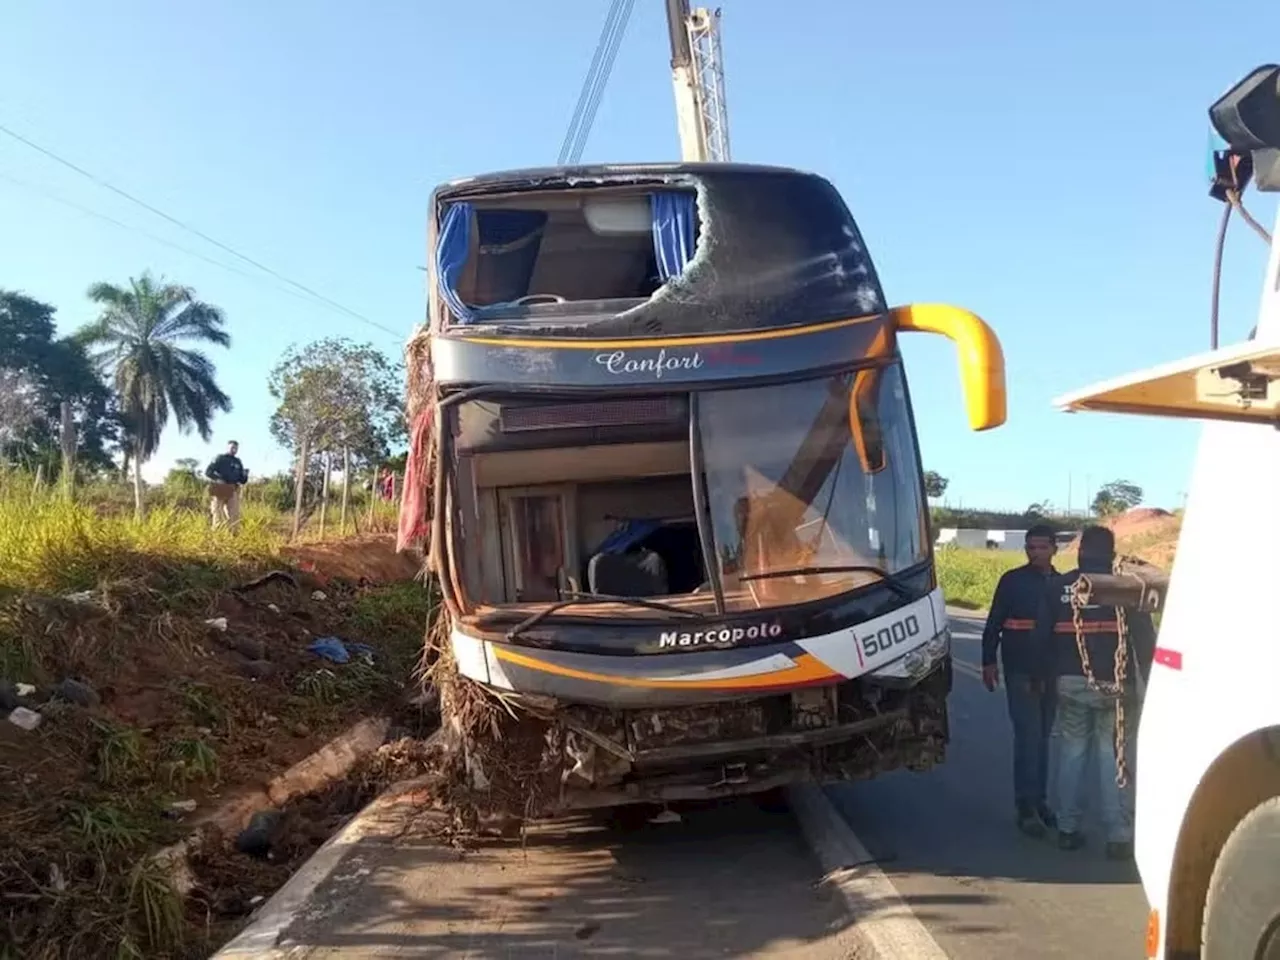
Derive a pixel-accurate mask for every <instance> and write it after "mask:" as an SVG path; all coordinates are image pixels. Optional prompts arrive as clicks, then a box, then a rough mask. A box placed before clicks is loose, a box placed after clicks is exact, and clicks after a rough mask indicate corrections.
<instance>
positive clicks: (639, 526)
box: [596, 520, 662, 553]
mask: <svg viewBox="0 0 1280 960" xmlns="http://www.w3.org/2000/svg"><path fill="white" fill-rule="evenodd" d="M660 526H662V524H661V522H660V521H658V520H624V521H622V523H621V524H620V525H619V526H618V529H617V530H615V531H613V533H611V534H609V536H607V537H605V538H604V542H603V543H601V544H600V546H598V547H597V548H596V553H625V552H626V551H627V549H628V548H630V547H633V546H635V545H636V544H637V543H639V542H640V541H641V540H643V539H644V538H645V537H647V536H649V534H651V533H653V531H655V530H657V529H658V527H660Z"/></svg>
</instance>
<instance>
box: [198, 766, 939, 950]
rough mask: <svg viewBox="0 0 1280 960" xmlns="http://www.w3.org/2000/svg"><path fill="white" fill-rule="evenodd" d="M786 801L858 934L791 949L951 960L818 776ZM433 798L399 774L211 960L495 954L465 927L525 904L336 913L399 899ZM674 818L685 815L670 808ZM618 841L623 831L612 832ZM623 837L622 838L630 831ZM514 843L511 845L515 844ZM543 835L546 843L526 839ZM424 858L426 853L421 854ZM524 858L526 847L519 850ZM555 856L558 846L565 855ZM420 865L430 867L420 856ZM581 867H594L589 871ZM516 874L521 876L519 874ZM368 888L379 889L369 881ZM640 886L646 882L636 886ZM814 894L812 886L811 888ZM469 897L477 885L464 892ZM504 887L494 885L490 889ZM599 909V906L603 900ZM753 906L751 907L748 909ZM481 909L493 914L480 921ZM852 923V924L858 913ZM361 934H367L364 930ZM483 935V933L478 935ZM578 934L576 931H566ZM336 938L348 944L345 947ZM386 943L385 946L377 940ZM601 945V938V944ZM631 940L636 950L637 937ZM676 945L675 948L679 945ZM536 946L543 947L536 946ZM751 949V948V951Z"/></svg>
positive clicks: (429, 884) (445, 865)
mask: <svg viewBox="0 0 1280 960" xmlns="http://www.w3.org/2000/svg"><path fill="white" fill-rule="evenodd" d="M787 801H788V805H789V807H790V810H791V813H792V814H793V815H794V817H795V821H796V824H797V825H798V827H799V832H800V833H801V834H802V835H803V837H804V840H805V841H806V843H807V846H808V847H809V850H810V851H811V854H812V858H813V859H814V860H816V861H817V864H818V865H819V866H820V871H819V870H812V867H810V869H811V870H812V874H813V877H816V876H818V875H819V874H820V875H821V879H820V880H819V881H818V882H817V883H813V882H812V879H813V877H810V882H809V883H808V886H810V887H813V888H821V889H823V890H825V891H826V894H825V895H833V896H834V898H835V899H836V900H837V901H838V903H839V904H840V906H842V907H843V910H844V911H845V914H846V920H845V921H844V922H845V924H846V925H848V926H849V927H850V928H851V937H852V940H856V943H857V946H856V947H853V948H851V947H850V946H849V944H850V942H852V941H851V940H850V939H848V938H846V939H842V940H841V944H843V946H841V947H839V948H838V949H837V950H836V952H834V953H831V952H824V951H822V950H814V949H811V948H804V949H802V950H800V951H798V952H797V953H795V954H790V953H787V954H785V955H788V956H790V955H795V956H805V957H806V958H807V957H810V956H812V957H815V958H817V957H827V956H841V957H848V956H857V957H868V956H874V957H878V958H881V960H898V958H902V960H907V958H911V960H945V957H946V954H945V953H944V952H943V951H942V949H941V948H940V947H939V946H938V945H937V943H936V942H935V941H934V940H933V938H932V937H931V936H930V934H929V933H928V931H927V930H926V929H925V927H924V926H923V924H921V923H920V921H919V920H918V919H917V918H916V917H915V916H914V915H913V914H912V913H911V910H910V908H909V907H908V906H907V905H906V904H905V903H904V902H903V900H902V899H901V897H900V896H899V895H898V893H897V891H896V889H895V888H894V886H893V884H892V883H891V882H890V880H889V879H888V878H887V877H886V876H885V874H884V873H883V872H882V871H881V869H880V868H879V866H878V865H877V864H876V863H875V862H874V860H873V859H872V858H871V856H870V855H869V854H868V853H867V851H866V849H865V848H864V847H863V845H862V844H861V842H860V841H859V840H858V838H857V837H856V835H855V834H854V833H853V831H852V830H851V829H850V827H849V825H848V824H847V823H846V822H845V820H844V818H843V817H842V816H841V814H840V813H839V812H838V811H837V810H836V808H835V806H834V805H833V804H832V802H831V800H830V799H829V797H828V796H827V794H826V792H825V791H824V790H823V789H822V788H821V787H819V786H816V785H811V784H804V785H799V786H795V787H791V788H789V789H788V791H787ZM429 803H430V798H429V795H428V793H427V780H426V778H423V779H419V780H413V781H409V782H405V783H402V784H398V785H396V786H394V787H392V788H391V789H389V790H387V791H386V792H384V793H383V794H382V795H380V796H379V797H377V798H376V799H375V800H373V801H372V802H371V803H369V804H368V805H367V806H366V807H365V808H364V809H363V810H361V811H360V812H359V813H358V814H357V815H356V816H354V817H352V818H351V820H350V821H349V822H348V823H347V824H346V825H345V826H344V827H343V828H342V829H341V830H339V831H338V832H337V833H336V834H335V835H334V836H332V837H331V838H330V839H329V840H328V841H327V842H326V843H325V844H324V845H323V846H322V847H321V848H320V849H319V850H318V851H317V852H316V853H315V854H314V855H313V856H312V857H311V858H310V859H309V860H308V861H307V862H306V863H305V864H304V865H303V866H302V867H301V869H299V870H298V871H297V872H296V873H295V874H294V875H293V877H292V878H291V879H290V880H289V881H288V882H287V883H286V884H285V885H284V886H283V887H281V888H280V889H279V890H278V891H277V892H276V893H275V895H274V896H272V897H271V898H270V899H269V900H268V901H267V902H266V903H264V904H263V905H262V906H261V907H259V908H258V910H257V911H256V913H255V914H254V915H253V916H252V917H251V919H250V921H249V923H248V925H247V926H246V927H245V928H244V929H243V930H242V931H241V933H240V934H239V935H238V936H236V937H235V938H234V939H233V940H231V941H230V942H229V943H227V944H226V945H225V946H224V947H223V948H222V949H221V950H219V951H218V953H216V954H215V955H214V958H213V960H231V958H235V960H248V958H254V960H284V958H286V957H290V958H297V957H300V956H310V955H312V954H313V953H314V955H315V956H317V957H319V956H325V957H328V956H335V957H336V956H342V957H359V958H362V960H363V958H366V957H375V956H388V955H396V956H399V955H402V951H405V952H406V953H414V952H417V951H415V950H413V949H412V948H410V947H409V944H411V943H413V942H415V941H416V942H419V943H420V944H421V946H420V947H419V948H418V950H419V951H420V952H421V953H422V954H423V955H433V956H451V955H455V954H456V955H457V956H491V955H497V954H496V953H495V952H493V951H494V950H496V949H498V948H497V947H495V946H493V945H492V944H491V942H490V940H488V939H485V938H484V936H483V935H481V934H478V933H476V932H467V928H468V927H476V926H478V925H481V924H482V923H483V924H484V925H486V926H490V927H498V928H500V927H502V926H504V925H511V926H517V925H518V920H519V917H518V915H519V914H520V912H521V910H522V909H524V908H522V907H521V906H519V905H518V904H517V905H511V906H490V907H487V908H483V909H477V910H468V911H466V913H465V914H459V917H460V919H458V920H455V921H451V922H447V923H445V922H444V921H442V920H440V919H439V917H441V916H449V906H448V905H447V904H444V903H442V904H440V905H439V906H438V909H432V908H431V906H429V905H424V910H423V915H424V916H431V915H433V914H434V915H436V919H435V920H434V921H433V922H434V923H435V928H434V929H433V931H431V932H429V933H423V934H422V935H421V936H417V935H415V934H414V932H413V930H412V925H411V924H406V921H405V920H404V919H403V918H401V919H399V920H397V921H396V925H395V929H396V930H397V931H399V933H398V934H397V935H396V936H395V937H393V938H391V937H388V935H387V934H386V933H384V932H381V931H375V930H374V929H373V928H374V927H376V926H377V922H375V921H378V920H382V919H384V918H385V914H386V912H387V909H386V904H385V903H383V909H377V910H370V911H368V912H367V915H363V914H362V915H361V916H363V917H364V920H363V921H361V920H355V921H353V920H352V918H351V917H350V916H348V917H344V918H340V919H339V918H338V915H339V914H341V913H342V912H343V911H344V910H349V905H350V904H352V903H355V902H359V901H361V900H362V899H363V900H367V901H375V900H376V901H387V900H393V899H396V896H395V894H394V893H389V892H388V888H387V876H386V873H387V871H388V870H390V871H392V872H394V871H396V870H400V869H409V868H408V867H403V868H402V867H398V866H396V865H395V863H394V862H393V863H392V864H391V865H390V866H388V863H387V858H388V856H390V855H389V854H388V853H387V851H393V850H395V849H397V846H398V845H400V844H402V843H403V844H404V845H405V846H406V847H408V848H413V849H418V850H419V851H420V849H421V848H420V847H419V846H418V844H417V843H416V841H414V840H409V839H406V838H405V835H406V830H407V829H408V828H409V827H410V826H411V825H412V824H415V823H420V822H421V821H422V820H423V818H424V817H425V818H428V819H430V818H433V817H436V816H440V815H439V814H433V813H430V812H427V808H428V805H429ZM673 819H677V818H673ZM614 843H616V840H615V841H614ZM622 843H623V844H624V845H625V843H626V841H625V840H624V841H622ZM509 846H511V845H509ZM564 846H565V848H566V849H569V850H573V849H575V848H576V849H577V851H578V854H580V853H581V849H582V848H583V847H584V846H589V844H587V843H584V842H583V841H581V840H577V841H574V840H573V839H570V840H569V842H568V843H567V844H565V845H564ZM535 847H542V848H544V849H545V847H546V844H545V842H543V841H539V842H538V843H537V844H535V845H531V847H530V849H531V850H533V849H534V848H535ZM578 854H573V855H570V854H565V855H564V859H563V860H562V862H561V863H560V866H559V869H562V870H572V869H573V868H572V867H571V866H569V864H571V863H573V862H575V861H574V860H573V856H576V855H578ZM416 856H417V859H419V860H421V859H423V857H422V854H421V853H420V852H419V853H418V854H417V855H416ZM513 856H514V857H516V858H518V857H519V853H518V852H517V853H516V854H513ZM557 856H559V854H557ZM429 859H430V860H431V862H430V863H429V864H428V865H427V867H426V868H425V870H426V872H427V873H429V874H430V876H429V878H428V879H427V881H426V882H425V883H424V882H422V880H421V879H419V880H418V881H417V882H416V886H415V890H417V891H420V892H424V893H425V896H427V898H428V899H429V898H430V896H431V891H436V892H438V893H439V894H440V895H441V899H442V900H443V899H444V898H445V893H446V891H450V892H451V891H477V890H480V891H484V890H489V891H493V890H494V889H495V887H500V888H501V889H503V890H507V891H508V893H509V891H510V890H512V889H516V890H519V891H520V893H521V894H522V895H526V896H528V897H532V898H534V899H536V897H537V893H536V892H535V891H536V889H537V888H538V887H539V885H543V886H545V885H546V884H547V877H545V876H536V875H535V877H534V880H535V882H534V883H531V884H529V885H528V886H527V887H525V886H521V876H520V875H519V874H518V873H517V872H516V871H514V870H508V868H507V867H503V866H498V867H497V868H496V871H498V872H490V873H486V874H484V875H483V876H479V875H478V873H477V871H478V870H479V869H480V868H479V867H477V865H475V864H469V863H468V859H469V857H468V855H464V854H461V853H459V852H457V851H453V850H449V849H448V848H445V847H440V848H439V849H438V851H437V853H436V854H434V855H432V856H431V857H430V858H429ZM412 869H414V870H416V871H418V872H419V873H422V872H423V871H424V868H423V866H422V865H421V864H417V865H415V866H414V867H413V868H412ZM584 872H589V871H586V870H584ZM513 874H514V875H513ZM628 882H630V883H640V882H643V879H642V878H640V879H637V878H632V879H631V880H629V881H628ZM555 885H556V886H558V887H559V894H558V895H561V896H567V895H569V894H567V893H566V890H571V889H572V888H573V883H572V881H571V880H569V881H566V882H565V883H560V884H555ZM368 888H372V890H370V889H368ZM633 889H637V892H638V888H633ZM809 893H810V894H812V891H809ZM460 895H461V896H463V897H464V899H465V898H466V897H468V896H471V893H469V892H464V893H462V894H460ZM506 895H508V894H504V893H502V892H498V893H492V894H491V896H493V897H499V898H500V897H503V896H506ZM584 899H588V900H592V899H594V900H596V901H598V902H610V901H609V900H608V898H605V897H602V896H600V894H599V892H598V891H597V894H596V896H595V897H594V898H593V897H584ZM400 909H401V913H402V914H404V915H412V911H411V910H407V909H405V905H404V904H403V903H402V904H400ZM531 909H533V910H535V911H544V914H543V915H544V916H545V912H546V911H549V909H550V908H549V906H548V905H542V906H535V907H533V908H531ZM597 909H598V908H597ZM687 909H688V910H689V911H691V912H692V914H693V915H694V916H696V917H697V919H696V920H695V921H694V922H697V923H702V922H704V920H703V918H702V913H703V912H704V911H705V909H706V907H705V905H699V904H698V903H697V902H696V901H690V902H688V903H687ZM744 909H749V908H744ZM482 914H485V915H486V916H488V917H490V918H491V919H488V920H483V919H482V917H481V915H482ZM850 921H852V923H850ZM598 928H599V925H598V923H593V922H586V923H583V924H580V925H579V926H578V927H577V928H575V929H574V930H573V932H572V936H573V937H576V938H577V939H585V938H587V937H590V936H591V935H592V933H593V932H594V930H596V929H598ZM362 935H363V936H362ZM393 939H394V940H396V941H399V942H400V946H398V947H394V948H393V947H391V946H390V945H389V944H390V942H391V941H392V940H393ZM362 940H365V941H367V945H366V946H365V947H363V948H362V947H361V946H360V942H361V941H362ZM481 941H483V942H481ZM536 942H537V943H539V944H540V945H541V946H540V948H539V949H541V950H542V951H543V953H544V954H545V951H546V950H547V949H550V950H552V952H556V953H557V955H559V948H558V947H556V946H555V945H554V941H553V942H550V943H549V942H548V935H547V934H545V933H540V934H539V937H538V938H537V940H536ZM568 943H569V944H572V943H573V939H568ZM339 944H344V945H345V946H344V947H343V948H342V949H339V948H338V945H339ZM378 944H384V945H385V951H386V952H382V951H383V949H384V947H379V946H377V945H378ZM597 946H598V948H599V949H602V950H603V949H604V947H605V944H598V945H597ZM628 948H634V949H637V950H638V949H639V947H636V946H634V945H631V944H629V945H628ZM675 949H679V948H678V946H676V947H675ZM508 952H510V954H511V955H513V956H514V955H523V951H522V950H521V949H519V948H518V947H517V948H513V947H511V946H510V944H508V945H507V946H504V947H502V948H501V955H507V953H508ZM535 952H536V951H535ZM753 952H754V951H752V953H753ZM765 952H766V953H768V955H769V956H778V955H779V954H778V953H776V952H775V951H774V950H766V951H765ZM752 953H732V954H727V955H735V956H748V955H752ZM564 955H566V956H572V955H576V954H575V952H574V950H573V949H572V947H569V949H567V950H566V951H565V953H564Z"/></svg>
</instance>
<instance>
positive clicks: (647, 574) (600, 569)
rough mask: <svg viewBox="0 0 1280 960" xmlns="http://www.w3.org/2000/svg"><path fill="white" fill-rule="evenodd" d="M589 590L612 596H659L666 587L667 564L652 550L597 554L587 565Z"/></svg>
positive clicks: (665, 592)
mask: <svg viewBox="0 0 1280 960" xmlns="http://www.w3.org/2000/svg"><path fill="white" fill-rule="evenodd" d="M587 582H588V584H589V585H590V587H591V592H592V593H601V594H605V595H606V596H613V597H661V596H665V595H666V594H667V593H668V590H669V584H668V581H667V565H666V564H665V563H663V561H662V557H660V556H658V554H656V553H654V552H653V551H652V550H644V549H641V550H637V551H634V552H631V553H597V554H596V555H595V556H594V557H592V558H591V562H590V563H589V564H588V565H587Z"/></svg>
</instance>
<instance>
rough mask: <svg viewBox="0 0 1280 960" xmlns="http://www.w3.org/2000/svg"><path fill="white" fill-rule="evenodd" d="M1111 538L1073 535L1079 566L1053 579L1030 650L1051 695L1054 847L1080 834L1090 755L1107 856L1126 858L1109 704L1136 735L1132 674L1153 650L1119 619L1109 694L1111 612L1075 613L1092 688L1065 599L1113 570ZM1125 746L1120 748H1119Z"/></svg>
mask: <svg viewBox="0 0 1280 960" xmlns="http://www.w3.org/2000/svg"><path fill="white" fill-rule="evenodd" d="M1115 552H1116V550H1115V535H1114V534H1113V533H1112V532H1111V531H1110V530H1108V529H1107V528H1106V527H1099V526H1091V527H1085V529H1084V530H1083V531H1082V532H1081V534H1080V560H1079V565H1078V567H1077V568H1076V569H1075V570H1072V571H1071V572H1069V573H1066V574H1064V575H1063V576H1062V577H1061V578H1059V588H1058V589H1056V590H1055V591H1054V592H1053V593H1052V594H1050V595H1049V596H1048V597H1047V598H1046V602H1045V605H1044V607H1043V608H1042V609H1041V611H1040V613H1039V615H1038V616H1037V617H1036V628H1035V637H1034V641H1033V643H1034V646H1035V647H1036V649H1037V650H1038V651H1039V654H1038V655H1039V657H1040V663H1041V669H1042V675H1043V676H1044V677H1045V679H1046V681H1047V682H1048V683H1049V684H1051V685H1052V687H1053V689H1054V690H1055V691H1056V702H1057V709H1056V714H1055V718H1054V728H1053V730H1054V734H1055V736H1056V737H1057V738H1058V784H1057V786H1058V789H1057V794H1058V796H1057V804H1056V808H1057V809H1056V811H1055V812H1056V813H1057V816H1058V846H1059V847H1061V848H1062V849H1063V850H1078V849H1079V848H1080V847H1082V846H1084V843H1085V840H1084V834H1083V833H1082V832H1081V826H1082V823H1081V818H1082V812H1083V811H1082V805H1081V794H1082V793H1083V788H1084V784H1083V783H1082V780H1083V778H1084V770H1085V767H1086V766H1087V762H1088V758H1089V755H1090V754H1093V758H1094V762H1095V764H1096V765H1097V775H1098V787H1099V801H1100V803H1099V808H1100V813H1101V816H1102V823H1103V827H1104V829H1105V830H1106V845H1107V846H1106V853H1107V856H1108V857H1110V858H1112V859H1116V860H1125V859H1128V858H1130V857H1132V855H1133V800H1132V789H1133V787H1132V784H1131V783H1130V784H1129V785H1127V786H1126V787H1125V788H1123V789H1122V788H1121V787H1120V786H1119V785H1118V784H1117V783H1116V742H1115V735H1116V704H1117V702H1119V701H1120V700H1121V699H1123V700H1124V703H1125V707H1126V719H1127V721H1128V722H1127V724H1126V726H1127V728H1128V729H1127V731H1126V736H1127V739H1129V740H1132V738H1133V737H1134V735H1135V734H1136V733H1137V730H1136V726H1137V723H1136V721H1137V712H1138V711H1137V706H1138V703H1137V699H1138V698H1137V695H1136V693H1137V684H1136V680H1135V678H1136V676H1137V674H1138V673H1139V672H1140V671H1142V670H1144V669H1145V666H1146V665H1148V664H1150V662H1151V657H1152V654H1153V652H1154V649H1155V629H1154V627H1153V625H1152V622H1151V617H1150V616H1149V615H1148V614H1145V613H1138V612H1137V611H1136V610H1126V611H1125V614H1126V615H1125V623H1126V625H1127V634H1128V640H1129V647H1128V654H1127V663H1126V670H1125V674H1126V676H1125V683H1124V685H1123V686H1121V687H1117V686H1116V682H1115V680H1116V673H1115V660H1116V651H1117V648H1118V646H1119V640H1120V633H1119V630H1120V623H1119V615H1118V614H1117V612H1116V608H1115V607H1110V606H1104V605H1102V604H1089V605H1087V606H1085V607H1083V608H1082V609H1081V611H1080V620H1081V623H1080V628H1079V629H1080V634H1081V635H1082V636H1083V638H1084V653H1085V655H1086V656H1087V657H1088V660H1089V665H1090V667H1091V672H1092V674H1093V677H1094V681H1095V683H1092V684H1091V683H1090V682H1089V679H1088V678H1087V676H1086V673H1085V667H1084V662H1083V659H1082V657H1081V653H1080V644H1079V643H1078V642H1077V635H1076V634H1077V628H1076V623H1075V614H1074V611H1073V609H1072V602H1071V598H1072V592H1073V589H1074V587H1075V583H1076V581H1077V580H1079V579H1080V576H1081V574H1086V573H1110V572H1111V571H1112V567H1113V565H1114V563H1115ZM1126 746H1127V744H1126Z"/></svg>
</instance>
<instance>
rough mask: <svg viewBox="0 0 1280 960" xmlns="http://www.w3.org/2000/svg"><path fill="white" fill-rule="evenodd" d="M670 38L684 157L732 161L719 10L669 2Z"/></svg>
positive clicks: (683, 1) (675, 0)
mask: <svg viewBox="0 0 1280 960" xmlns="http://www.w3.org/2000/svg"><path fill="white" fill-rule="evenodd" d="M666 3H667V31H668V34H669V36H670V39H671V79H672V82H673V84H674V86H675V95H676V122H677V124H678V126H679V130H680V158H681V159H682V160H685V161H691V162H699V161H708V160H709V161H719V162H724V161H727V160H728V159H729V114H728V107H727V104H726V101H725V87H724V61H723V59H722V56H721V49H720V11H719V9H716V10H714V11H711V10H707V9H705V8H703V7H698V8H696V9H692V10H691V9H690V8H689V0H666Z"/></svg>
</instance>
